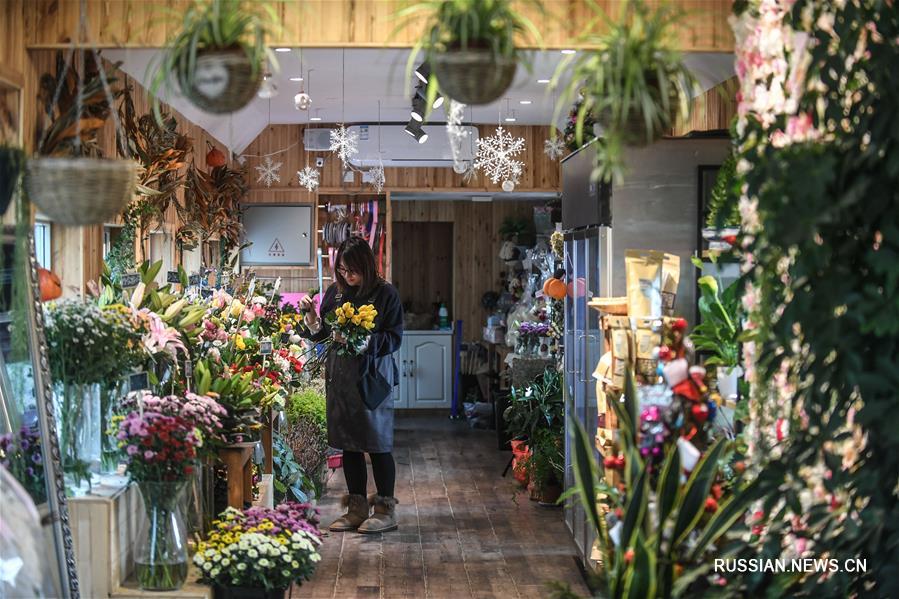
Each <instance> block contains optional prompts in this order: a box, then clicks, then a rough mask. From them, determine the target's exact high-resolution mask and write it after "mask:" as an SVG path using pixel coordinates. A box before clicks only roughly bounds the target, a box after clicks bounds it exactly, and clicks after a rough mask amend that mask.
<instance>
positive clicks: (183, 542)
mask: <svg viewBox="0 0 899 599" xmlns="http://www.w3.org/2000/svg"><path fill="white" fill-rule="evenodd" d="M186 485H187V481H186V480H180V481H175V482H155V481H142V482H140V483H138V488H139V489H140V494H141V498H142V499H143V502H144V512H145V514H146V516H147V517H146V518H145V519H144V521H143V523H142V524H141V528H140V532H139V533H138V535H137V540H136V545H135V551H134V567H135V571H136V573H137V584H138V585H139V586H140V588H141V589H143V590H145V591H174V590H178V589H180V588H181V587H182V585H184V581H185V580H186V579H187V561H188V558H187V529H186V527H185V526H184V518H182V516H181V494H182V493H183V492H184V488H185V486H186Z"/></svg>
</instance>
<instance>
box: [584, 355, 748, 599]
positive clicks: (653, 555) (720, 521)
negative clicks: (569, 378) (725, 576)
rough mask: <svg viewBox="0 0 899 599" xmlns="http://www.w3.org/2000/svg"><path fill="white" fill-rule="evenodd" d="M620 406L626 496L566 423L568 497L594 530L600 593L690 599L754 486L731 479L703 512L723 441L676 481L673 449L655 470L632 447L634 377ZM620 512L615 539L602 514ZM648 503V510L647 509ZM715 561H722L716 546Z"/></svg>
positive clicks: (716, 473) (703, 582)
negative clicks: (727, 491)
mask: <svg viewBox="0 0 899 599" xmlns="http://www.w3.org/2000/svg"><path fill="white" fill-rule="evenodd" d="M625 385H626V389H625V393H624V395H623V401H622V402H617V401H615V402H610V405H611V406H612V408H613V409H614V410H615V412H616V415H617V416H618V422H619V426H620V433H621V434H620V439H621V443H622V449H623V452H624V455H625V456H626V460H627V463H626V466H625V472H624V479H625V494H624V496H621V495H620V494H618V493H616V492H614V491H612V490H611V489H610V488H609V487H608V486H607V485H606V484H605V482H604V481H603V478H604V474H603V467H602V465H601V464H600V463H599V462H597V461H596V459H595V458H594V452H593V448H592V443H591V441H592V440H591V439H590V438H589V436H588V435H587V432H586V431H585V430H584V427H583V426H582V425H581V423H580V422H579V421H577V419H575V418H573V417H572V418H571V423H572V429H573V431H574V439H573V440H572V441H573V453H572V462H573V468H574V475H575V481H576V486H575V487H574V488H573V489H572V491H571V492H569V493H567V494H566V496H576V497H577V498H578V500H579V501H580V503H581V505H582V506H583V508H584V511H585V513H586V515H587V520H588V522H589V523H590V525H591V526H592V527H593V528H594V530H595V531H596V535H597V539H598V541H599V550H600V553H601V555H602V563H603V564H604V567H603V573H602V580H601V589H600V593H601V596H604V597H609V598H611V599H618V598H621V597H628V598H630V597H633V598H635V599H636V598H644V597H664V598H668V597H696V596H699V595H700V594H701V593H702V592H703V590H710V589H709V586H710V585H709V582H708V581H707V580H706V577H707V576H710V575H711V574H712V568H711V566H712V563H711V560H710V559H709V555H708V553H707V552H708V551H709V550H710V549H711V548H712V547H713V546H714V545H715V544H716V543H718V542H719V541H720V540H722V539H723V537H724V535H726V534H727V533H728V532H729V531H731V530H732V529H734V527H737V526H739V523H740V521H741V519H742V518H743V516H744V515H745V513H746V511H747V509H748V508H749V505H750V503H751V501H752V500H753V498H754V496H753V493H752V492H751V491H752V489H751V487H752V486H753V485H755V482H749V483H747V482H745V481H743V480H740V479H735V480H734V481H732V483H731V484H732V488H731V490H730V494H729V495H727V496H725V497H723V498H722V499H721V500H720V502H718V503H717V505H716V506H715V509H714V510H709V503H708V501H707V499H708V498H709V494H710V492H711V491H712V486H713V485H714V484H715V482H716V480H717V478H718V476H719V463H720V461H721V460H722V459H723V457H724V456H725V454H726V453H727V452H728V451H729V448H728V445H729V442H728V441H726V440H723V439H719V440H717V441H715V442H714V443H713V444H712V445H710V446H709V447H708V448H707V449H706V451H705V453H703V455H702V457H701V458H700V459H699V461H698V462H697V464H696V465H695V466H694V468H693V470H692V472H691V473H690V475H689V477H688V478H687V479H686V482H681V463H680V456H679V452H678V449H677V445H676V444H674V443H672V444H670V445H669V446H668V448H667V450H666V453H665V460H664V462H663V466H662V468H661V469H656V470H658V471H656V470H654V469H652V468H651V467H650V465H649V464H648V463H644V461H643V459H642V458H641V457H640V452H639V451H638V449H637V445H636V440H637V433H636V430H635V429H634V424H635V423H637V405H636V402H637V398H636V396H637V393H636V384H635V380H634V375H633V372H629V373H628V375H627V379H626V383H625ZM598 505H603V506H605V508H607V509H608V510H609V511H610V512H611V511H614V510H615V509H616V508H620V509H621V518H620V519H619V522H618V524H616V526H615V527H614V528H615V534H612V528H611V527H610V526H609V522H608V520H607V515H606V514H605V513H604V510H601V509H600V507H598ZM650 506H653V507H652V508H651V507H650ZM714 553H715V557H725V556H727V555H728V554H727V552H726V550H724V549H723V548H722V547H716V549H715V551H714Z"/></svg>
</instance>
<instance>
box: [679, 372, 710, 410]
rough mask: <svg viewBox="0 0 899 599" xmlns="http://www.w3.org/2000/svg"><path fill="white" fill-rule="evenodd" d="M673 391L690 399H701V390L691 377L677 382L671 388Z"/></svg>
mask: <svg viewBox="0 0 899 599" xmlns="http://www.w3.org/2000/svg"><path fill="white" fill-rule="evenodd" d="M671 391H672V392H673V393H674V394H675V395H683V396H684V397H686V398H687V399H689V400H690V401H699V390H698V389H697V388H696V385H694V384H693V381H691V380H689V379H688V380H686V381H681V382H680V383H678V384H676V385H675V386H674V387H672V388H671ZM706 409H708V408H706Z"/></svg>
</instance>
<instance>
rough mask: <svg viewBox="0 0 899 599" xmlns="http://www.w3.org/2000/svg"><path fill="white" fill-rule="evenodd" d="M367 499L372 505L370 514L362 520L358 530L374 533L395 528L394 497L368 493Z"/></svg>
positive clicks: (396, 526)
mask: <svg viewBox="0 0 899 599" xmlns="http://www.w3.org/2000/svg"><path fill="white" fill-rule="evenodd" d="M368 501H369V503H371V505H372V511H373V513H372V515H371V516H370V517H369V518H368V520H366V521H365V522H363V523H362V524H361V525H360V526H359V529H358V532H361V533H365V534H376V533H379V532H387V531H390V530H396V529H397V528H398V525H397V523H396V504H397V500H396V497H383V496H381V495H369V496H368Z"/></svg>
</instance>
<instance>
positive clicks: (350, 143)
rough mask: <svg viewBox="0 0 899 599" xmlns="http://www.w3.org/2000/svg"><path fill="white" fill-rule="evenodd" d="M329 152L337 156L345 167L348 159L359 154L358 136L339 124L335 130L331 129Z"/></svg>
mask: <svg viewBox="0 0 899 599" xmlns="http://www.w3.org/2000/svg"><path fill="white" fill-rule="evenodd" d="M330 150H331V151H332V152H334V153H335V154H337V157H338V158H340V161H341V162H342V163H343V166H344V167H346V164H347V162H348V161H349V159H350V158H352V157H353V156H355V155H356V154H358V153H359V134H358V133H356V132H355V131H351V130H349V129H347V128H346V126H345V125H343V124H342V123H341V125H340V127H338V128H337V129H331V147H330Z"/></svg>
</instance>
